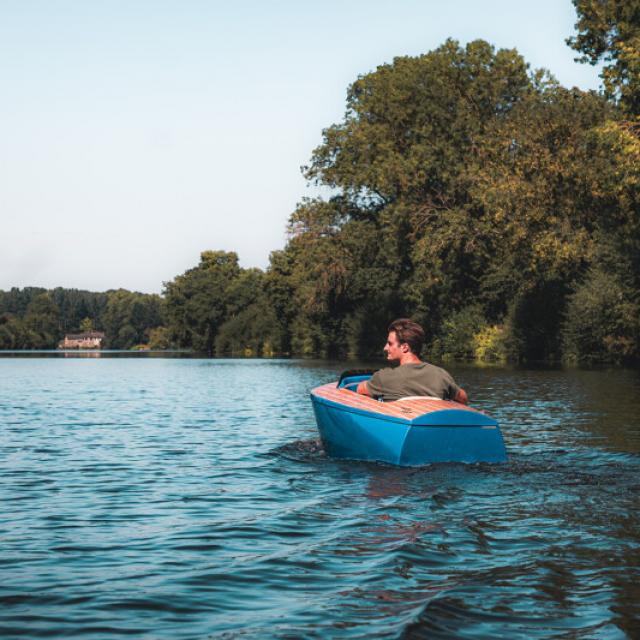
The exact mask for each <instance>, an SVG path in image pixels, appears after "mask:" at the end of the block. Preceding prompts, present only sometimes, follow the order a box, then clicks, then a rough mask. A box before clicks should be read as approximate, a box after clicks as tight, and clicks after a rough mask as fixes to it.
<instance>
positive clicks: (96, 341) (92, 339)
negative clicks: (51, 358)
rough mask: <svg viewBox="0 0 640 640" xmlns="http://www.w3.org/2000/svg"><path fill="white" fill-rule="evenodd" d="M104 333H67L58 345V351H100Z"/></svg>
mask: <svg viewBox="0 0 640 640" xmlns="http://www.w3.org/2000/svg"><path fill="white" fill-rule="evenodd" d="M103 340H104V333H102V331H85V332H84V333H68V334H67V335H66V336H65V337H64V340H61V341H60V342H59V343H58V349H100V347H101V346H102V341H103Z"/></svg>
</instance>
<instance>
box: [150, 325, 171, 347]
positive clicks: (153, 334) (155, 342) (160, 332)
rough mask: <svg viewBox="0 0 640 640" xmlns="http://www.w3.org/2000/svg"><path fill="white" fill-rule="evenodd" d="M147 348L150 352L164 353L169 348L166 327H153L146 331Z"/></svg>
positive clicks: (169, 343)
mask: <svg viewBox="0 0 640 640" xmlns="http://www.w3.org/2000/svg"><path fill="white" fill-rule="evenodd" d="M148 336H149V337H148V340H147V346H148V347H149V349H151V350H152V351H165V350H166V349H169V348H171V340H170V336H169V330H168V329H167V327H154V328H153V329H149V330H148Z"/></svg>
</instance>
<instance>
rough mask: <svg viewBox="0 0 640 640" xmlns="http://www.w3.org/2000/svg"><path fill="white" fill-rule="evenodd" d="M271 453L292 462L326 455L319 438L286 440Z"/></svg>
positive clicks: (320, 457)
mask: <svg viewBox="0 0 640 640" xmlns="http://www.w3.org/2000/svg"><path fill="white" fill-rule="evenodd" d="M271 453H272V454H273V455H276V456H279V457H282V458H286V459H287V460H293V461H294V462H314V461H317V460H321V459H325V458H326V457H327V455H326V453H325V452H324V449H323V448H322V443H321V442H320V439H319V438H308V439H305V440H296V441H294V442H288V443H287V444H285V445H282V446H280V447H276V448H275V449H273V450H272V451H271Z"/></svg>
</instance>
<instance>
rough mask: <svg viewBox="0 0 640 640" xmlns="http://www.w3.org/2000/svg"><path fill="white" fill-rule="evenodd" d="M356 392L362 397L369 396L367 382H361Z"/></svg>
mask: <svg viewBox="0 0 640 640" xmlns="http://www.w3.org/2000/svg"><path fill="white" fill-rule="evenodd" d="M357 392H358V393H361V394H362V395H363V396H370V395H371V394H370V393H369V387H367V381H366V380H363V381H362V382H361V383H360V384H359V385H358V388H357Z"/></svg>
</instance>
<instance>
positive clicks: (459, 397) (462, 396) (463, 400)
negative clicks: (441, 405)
mask: <svg viewBox="0 0 640 640" xmlns="http://www.w3.org/2000/svg"><path fill="white" fill-rule="evenodd" d="M454 401H455V402H459V403H460V404H469V397H468V396H467V392H466V391H465V390H464V389H460V390H459V391H458V393H456V397H455V398H454Z"/></svg>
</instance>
